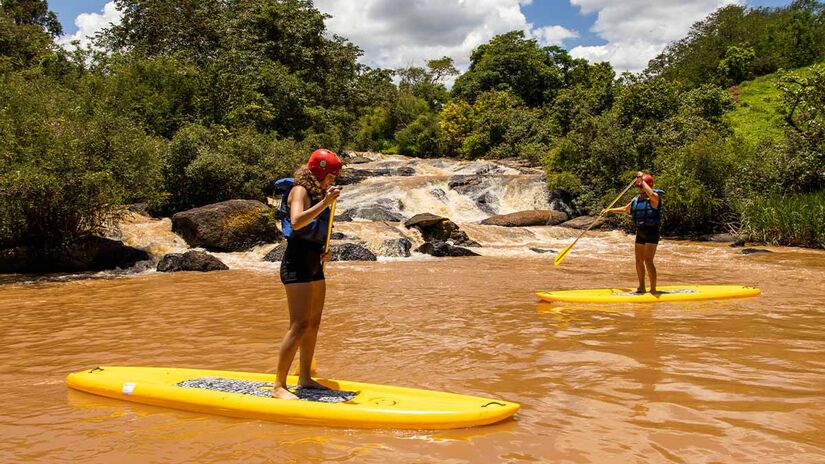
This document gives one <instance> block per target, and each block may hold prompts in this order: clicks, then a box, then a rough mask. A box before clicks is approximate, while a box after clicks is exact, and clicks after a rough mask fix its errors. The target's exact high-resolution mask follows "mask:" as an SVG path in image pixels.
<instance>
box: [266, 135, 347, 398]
mask: <svg viewBox="0 0 825 464" xmlns="http://www.w3.org/2000/svg"><path fill="white" fill-rule="evenodd" d="M340 171H341V160H340V159H339V158H338V156H337V155H336V154H335V153H333V152H331V151H329V150H325V149H319V150H315V151H314V152H313V153H312V156H310V158H309V161H308V162H307V164H306V165H304V166H301V167H300V168H298V170H297V171H295V174H294V178H287V179H281V180H279V181H278V182H276V183H275V185H276V186H277V187H278V188H279V189H281V190H283V191H284V193H283V197H282V200H281V208H280V213H281V228H282V230H283V233H284V236H285V237H286V238H287V246H286V251H285V252H284V257H283V260H282V261H281V282H283V284H284V288H285V289H286V300H287V304H288V306H289V330H288V331H287V333H286V336H285V337H284V340H283V342H282V343H281V349H280V351H279V352H278V371H277V374H276V378H275V384H274V386H273V389H272V396H273V397H276V398H283V399H293V400H294V399H298V397H297V396H295V395H294V394H293V393H292V392H290V391H289V390H287V388H286V387H287V385H286V376H287V373H288V372H289V366H290V364H292V360H293V359H294V358H295V352H296V351H297V350H298V348H299V347H300V349H301V356H300V360H299V364H300V372H299V375H298V388H320V389H326V388H327V387H325V386H323V385H321V384H320V383H318V382H316V381H314V380H312V377H311V376H310V370H311V367H312V356H313V354H314V352H315V341H316V339H317V337H318V328H319V327H320V325H321V312H322V311H323V309H324V299H325V297H326V281H325V280H324V262H326V261H329V257H330V255H329V253H325V250H324V248H325V244H326V243H327V240H328V237H327V235H328V233H329V229H330V228H329V224H330V221H332V219H333V218H332V217H331V211H330V207H331V205H333V203H334V202H335V200H336V199H337V198H338V195H340V193H341V188H340V187H336V186H333V183H334V182H335V178H336V177H337V176H338V174H339V173H340Z"/></svg>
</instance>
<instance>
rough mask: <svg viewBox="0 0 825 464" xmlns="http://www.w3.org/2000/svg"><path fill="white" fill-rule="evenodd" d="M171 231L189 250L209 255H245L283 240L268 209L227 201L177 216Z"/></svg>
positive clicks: (241, 202)
mask: <svg viewBox="0 0 825 464" xmlns="http://www.w3.org/2000/svg"><path fill="white" fill-rule="evenodd" d="M172 231H174V232H175V233H176V234H178V235H180V236H181V237H183V239H184V240H186V243H187V244H189V246H190V247H193V248H194V247H203V248H206V249H207V250H209V251H244V250H248V249H249V248H252V247H253V246H255V245H260V244H263V243H273V242H277V241H278V240H280V239H281V238H282V237H283V236H282V234H281V232H280V231H279V230H278V229H277V228H276V227H275V224H274V221H273V220H272V216H271V212H270V209H269V208H268V207H267V206H266V205H264V204H263V203H261V202H259V201H255V200H229V201H224V202H221V203H214V204H211V205H207V206H202V207H200V208H194V209H190V210H188V211H183V212H180V213H177V214H175V215H174V216H172Z"/></svg>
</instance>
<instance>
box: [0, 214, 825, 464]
mask: <svg viewBox="0 0 825 464" xmlns="http://www.w3.org/2000/svg"><path fill="white" fill-rule="evenodd" d="M353 227H354V226H353ZM537 229H540V228H537ZM547 229H556V228H547ZM473 231H474V230H473V229H472V228H469V232H470V235H471V237H473V238H479V237H478V236H479V234H480V232H479V231H478V230H476V231H475V232H476V234H475V236H474V234H473ZM481 235H483V234H481ZM552 235H554V234H549V235H548V236H552ZM555 235H558V236H559V238H558V239H557V240H556V241H555V242H554V243H552V242H551V243H550V244H549V245H548V246H549V247H550V248H554V249H559V248H560V247H561V246H563V245H564V244H565V243H568V242H569V235H570V233H569V232H564V233H562V232H559V233H557V234H555ZM481 238H482V239H483V237H481ZM548 240H549V239H548ZM482 241H483V240H482ZM493 250H494V251H493V252H491V251H487V252H486V253H487V254H488V256H482V257H472V258H452V259H431V258H425V257H418V258H412V259H409V258H408V259H406V260H404V259H399V260H387V261H383V262H376V263H357V264H355V263H331V264H330V266H329V267H328V270H327V278H328V280H327V282H328V291H327V305H326V309H325V314H324V319H323V323H322V326H321V333H320V337H319V343H318V349H317V352H316V358H317V364H318V371H319V375H321V376H328V377H331V378H342V379H350V380H357V381H363V382H372V383H385V384H393V385H400V386H409V387H417V388H429V389H434V390H447V391H452V392H457V393H465V394H473V395H481V396H489V397H500V398H504V399H507V400H511V401H516V402H519V403H521V405H522V409H521V411H520V412H519V413H518V414H517V415H516V416H515V417H514V418H513V419H512V420H507V421H505V422H502V423H499V424H495V425H491V426H484V427H477V428H470V429H461V430H451V431H428V430H420V431H396V430H350V429H333V428H325V427H308V426H295V425H284V424H278V423H272V422H264V421H257V420H245V419H234V418H227V417H220V416H209V415H204V414H197V413H189V412H183V411H175V410H169V409H162V408H156V407H151V406H144V405H139V404H132V403H128V402H121V401H117V400H112V399H106V398H101V397H96V396H93V395H89V394H85V393H81V392H76V391H71V390H69V389H67V387H66V385H65V377H66V374H68V373H69V372H72V371H77V370H82V369H88V368H91V367H94V366H97V365H106V364H109V365H140V366H177V367H196V368H215V369H228V370H247V371H266V372H272V371H273V369H274V367H275V362H276V361H275V356H276V351H277V348H278V344H279V342H280V339H281V337H282V336H283V334H284V331H285V330H286V326H287V311H286V304H285V296H284V290H283V287H282V286H281V285H280V283H279V281H278V277H277V264H275V263H269V264H265V265H261V266H258V267H254V268H246V269H243V268H241V269H233V270H230V271H224V272H215V273H208V274H200V273H178V274H159V273H154V272H144V273H141V274H138V275H133V276H124V277H106V276H98V277H97V278H91V279H78V278H76V277H73V278H69V279H65V280H37V279H33V280H32V279H30V280H26V279H25V278H23V279H15V281H12V282H9V283H5V284H2V285H0V316H1V317H0V334H2V340H3V349H2V354H0V385H2V389H0V405H2V409H0V437H2V441H0V462H3V463H6V462H26V463H30V462H49V463H52V462H95V463H96V462H101V463H103V462H118V463H129V462H136V463H138V462H139V463H146V462H199V463H224V462H269V461H271V462H357V463H362V462H376V463H379V462H380V463H384V462H444V463H452V462H456V463H459V462H571V463H572V462H576V463H578V462H597V463H604V462H675V463H683V462H689V463H697V462H701V463H703V462H732V463H733V462H736V463H742V462H762V463H764V462H789V463H795V464H799V463H814V462H825V448H823V442H824V441H825V440H823V437H825V356H823V354H825V335H823V328H825V285H823V282H825V253H823V252H817V251H809V250H800V249H787V248H771V250H773V253H770V254H758V255H750V256H742V255H737V254H736V250H735V249H732V248H729V247H727V246H725V245H716V244H701V243H692V242H677V241H667V240H666V241H664V242H663V243H662V245H661V247H660V253H659V255H658V257H657V262H658V263H659V269H660V283H661V284H662V285H666V284H711V283H735V284H744V285H756V286H759V287H760V288H761V289H762V296H761V297H758V298H751V299H742V300H727V301H719V302H709V303H701V302H700V303H669V304H659V305H649V306H640V305H636V306H600V307H588V306H568V307H554V306H550V305H548V304H544V303H538V302H537V300H536V298H535V296H534V294H533V292H534V291H535V290H539V289H542V290H551V289H573V288H590V287H605V286H618V285H625V286H634V284H635V274H634V270H633V263H632V256H631V250H632V237H630V236H624V235H623V234H620V233H617V232H609V233H597V234H594V235H593V237H592V238H589V239H585V240H584V241H583V243H582V244H580V245H578V246H577V248H576V249H574V252H573V253H571V254H570V255H569V256H568V258H567V259H566V261H565V263H564V264H563V265H562V266H560V267H555V268H554V267H553V266H552V254H544V255H541V254H537V253H534V252H527V251H524V252H517V253H514V252H512V250H510V251H508V248H507V247H504V246H502V247H499V248H497V249H496V248H494V249H493ZM495 250H498V252H495Z"/></svg>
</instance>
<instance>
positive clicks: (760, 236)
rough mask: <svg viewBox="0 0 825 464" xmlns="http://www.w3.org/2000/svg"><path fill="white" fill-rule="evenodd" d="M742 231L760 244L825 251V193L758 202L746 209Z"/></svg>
mask: <svg viewBox="0 0 825 464" xmlns="http://www.w3.org/2000/svg"><path fill="white" fill-rule="evenodd" d="M742 230H743V231H744V232H745V233H746V234H747V236H748V237H749V238H750V239H751V240H754V241H758V242H765V243H770V244H774V245H795V246H804V247H812V248H825V191H821V192H816V193H809V194H804V195H773V196H769V197H766V198H762V199H757V200H755V201H753V202H751V203H749V204H747V205H745V206H744V207H743V209H742Z"/></svg>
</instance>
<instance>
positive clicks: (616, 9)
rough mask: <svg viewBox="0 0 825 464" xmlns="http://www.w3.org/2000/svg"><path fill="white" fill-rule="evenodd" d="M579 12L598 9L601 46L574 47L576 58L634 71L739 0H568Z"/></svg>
mask: <svg viewBox="0 0 825 464" xmlns="http://www.w3.org/2000/svg"><path fill="white" fill-rule="evenodd" d="M570 3H571V4H572V5H574V6H578V7H580V8H581V11H582V13H584V14H589V13H593V12H598V16H597V19H596V22H595V24H594V25H593V27H592V28H591V30H592V31H593V32H595V33H596V34H598V35H599V36H600V37H601V38H603V39H605V40H606V41H607V44H605V45H598V46H578V47H575V48H573V49H572V50H570V54H571V55H573V56H574V57H576V58H586V59H588V60H590V61H609V62H610V63H611V64H612V65H613V67H614V68H615V69H616V70H617V71H619V72H622V71H631V72H638V71H641V70H643V69H644V68H646V67H647V63H648V61H650V60H651V59H652V58H655V57H656V55H658V54H659V52H661V51H662V50H663V49H664V48H665V46H667V44H668V43H670V42H672V41H674V40H679V39H681V38H682V37H684V36H685V35H687V32H688V31H689V30H690V26H692V25H693V23H695V22H696V21H701V20H702V19H704V18H705V17H706V16H707V15H708V14H710V13H712V12H713V11H715V10H716V9H717V8H719V7H721V6H723V5H729V4H741V3H742V2H741V0H692V1H689V2H686V1H684V0H657V1H656V2H650V1H649V0H623V1H621V2H618V1H615V0H570Z"/></svg>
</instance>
